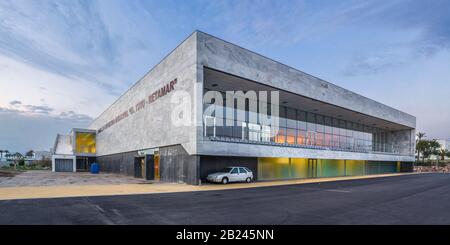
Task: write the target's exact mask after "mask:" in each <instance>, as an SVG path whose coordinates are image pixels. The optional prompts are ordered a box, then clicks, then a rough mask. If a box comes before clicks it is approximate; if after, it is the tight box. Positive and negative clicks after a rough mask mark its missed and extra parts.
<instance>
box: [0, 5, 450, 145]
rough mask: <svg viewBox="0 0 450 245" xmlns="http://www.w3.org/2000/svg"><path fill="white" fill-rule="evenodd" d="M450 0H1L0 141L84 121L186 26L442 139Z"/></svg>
mask: <svg viewBox="0 0 450 245" xmlns="http://www.w3.org/2000/svg"><path fill="white" fill-rule="evenodd" d="M449 26H450V1H448V0H441V1H440V0H431V1H422V0H417V1H412V0H398V1H395V0H388V1H382V0H365V1H353V0H348V1H345V0H343V1H330V0H327V1H321V0H314V1H312V0H311V1H287V0H286V1H275V0H273V1H263V0H260V1H250V0H238V1H232V0H216V1H210V0H209V1H182V0H178V1H169V0H165V1H150V0H145V1H138V0H123V1H120V0H103V1H101V0H99V1H95V0H87V1H77V0H55V1H49V0H40V1H33V0H2V1H0V149H8V150H9V151H11V152H15V151H18V152H25V151H27V150H30V149H33V150H48V149H49V148H50V147H52V146H53V143H54V140H55V137H56V134H57V133H62V134H64V133H68V132H69V131H70V129H71V128H73V127H86V126H87V125H89V122H90V121H91V120H92V119H93V118H95V117H96V116H98V115H99V114H100V113H101V112H102V111H104V110H105V109H106V108H107V107H108V106H109V105H110V104H111V103H112V102H114V101H115V99H116V98H117V97H119V96H120V95H121V94H122V93H123V92H125V91H126V90H127V89H128V88H129V87H130V86H132V85H133V84H134V83H135V82H136V81H137V80H139V79H140V78H141V77H142V76H143V75H144V74H145V73H146V72H147V71H149V70H150V69H151V68H152V67H153V66H154V65H156V64H157V63H158V62H159V61H160V60H161V59H162V58H163V57H164V56H165V55H167V54H168V53H169V52H170V51H171V50H172V49H174V48H175V47H176V46H177V45H178V44H179V43H180V42H182V41H183V40H184V39H185V38H186V37H187V36H189V35H190V34H191V33H192V32H193V31H195V30H201V31H204V32H206V33H209V34H211V35H214V36H217V37H219V38H222V39H224V40H227V41H229V42H232V43H235V44H237V45H240V46H242V47H244V48H247V49H250V50H252V51H255V52H257V53H260V54H262V55H264V56H267V57H270V58H272V59H274V60H277V61H279V62H281V63H284V64H286V65H289V66H292V67H294V68H297V69H299V70H302V71H304V72H306V73H309V74H312V75H314V76H317V77H320V78H322V79H324V80H327V81H329V82H331V83H334V84H336V85H339V86H341V87H344V88H346V89H349V90H351V91H354V92H357V93H359V94H361V95H363V96H366V97H369V98H371V99H374V100H376V101H379V102H381V103H383V104H386V105H389V106H392V107H394V108H396V109H399V110H402V111H405V112H407V113H409V114H412V115H414V116H416V118H417V130H418V131H421V132H425V133H426V134H427V136H428V138H450V28H449Z"/></svg>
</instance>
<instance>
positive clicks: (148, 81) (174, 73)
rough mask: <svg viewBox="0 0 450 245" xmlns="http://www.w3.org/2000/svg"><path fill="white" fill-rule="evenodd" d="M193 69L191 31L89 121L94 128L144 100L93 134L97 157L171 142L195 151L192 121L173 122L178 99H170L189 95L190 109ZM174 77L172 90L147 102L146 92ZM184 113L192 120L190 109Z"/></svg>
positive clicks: (193, 89) (193, 49)
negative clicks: (184, 124) (144, 102)
mask: <svg viewBox="0 0 450 245" xmlns="http://www.w3.org/2000/svg"><path fill="white" fill-rule="evenodd" d="M196 68H197V67H196V33H194V34H192V35H191V36H189V37H188V38H187V39H186V40H185V41H184V42H183V43H181V44H180V45H179V46H178V47H177V48H176V49H175V50H173V51H172V52H171V53H170V54H169V55H168V56H167V57H166V58H164V59H163V60H162V61H161V62H160V63H159V64H158V65H156V66H155V67H154V68H153V69H152V70H151V71H150V72H149V73H148V74H146V75H145V76H144V77H143V78H142V79H141V80H140V81H138V82H137V83H136V84H135V85H134V86H133V87H131V88H130V89H129V90H128V91H127V92H126V93H125V94H123V95H122V96H121V97H120V98H119V99H118V100H117V101H116V102H114V103H113V104H112V105H111V106H110V107H109V108H107V109H106V110H105V112H103V113H102V114H101V115H100V116H99V117H98V118H97V119H95V120H94V121H93V122H92V123H91V125H90V126H89V129H95V130H98V129H100V128H101V127H102V126H103V125H105V124H106V123H107V122H109V121H111V120H113V119H114V118H116V117H117V116H119V115H120V114H121V113H122V112H125V111H128V110H129V109H130V107H135V106H136V104H137V103H139V102H140V101H142V100H146V104H145V107H144V108H143V109H142V110H140V111H136V112H134V113H133V114H131V115H129V116H128V117H126V118H124V119H123V120H121V121H119V122H117V123H116V124H114V125H112V126H111V127H109V128H107V129H105V130H104V131H102V132H100V133H98V134H97V138H96V140H97V156H104V155H109V154H115V153H120V152H130V151H136V150H142V149H146V148H153V147H159V146H166V145H173V144H183V145H184V147H186V149H189V151H190V152H195V140H196V133H195V129H194V126H193V124H192V125H188V126H175V125H173V122H172V116H173V115H172V112H173V110H174V109H175V107H176V106H177V105H179V101H173V99H175V97H174V96H175V94H177V93H178V94H180V92H184V93H187V95H189V96H188V97H186V98H187V99H188V100H189V101H190V102H191V106H190V109H192V110H193V109H194V107H193V106H194V103H193V98H194V97H195V96H194V93H195V86H196V81H197V77H196ZM174 79H177V84H176V85H175V89H174V91H172V92H171V93H168V94H167V95H165V96H163V97H160V98H159V99H157V100H156V101H154V102H153V103H148V96H149V95H151V94H152V93H154V92H155V91H157V90H158V89H159V88H161V87H162V86H164V85H165V84H167V83H169V82H170V81H172V80H174ZM135 108H136V107H135ZM186 115H187V117H188V118H189V119H191V120H192V121H194V119H195V117H194V113H193V112H192V113H188V114H186ZM184 121H188V120H184Z"/></svg>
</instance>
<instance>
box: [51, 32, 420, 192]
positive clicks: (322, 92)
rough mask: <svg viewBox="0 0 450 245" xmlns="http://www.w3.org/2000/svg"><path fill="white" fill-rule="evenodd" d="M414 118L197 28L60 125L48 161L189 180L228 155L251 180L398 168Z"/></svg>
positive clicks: (406, 167) (402, 166)
mask: <svg viewBox="0 0 450 245" xmlns="http://www.w3.org/2000/svg"><path fill="white" fill-rule="evenodd" d="M227 91H228V92H227ZM229 91H234V92H233V96H232V97H227V96H229V95H230V94H229ZM264 92H265V93H266V95H267V96H264ZM250 95H256V96H257V97H256V99H257V100H258V101H257V102H255V103H252V100H254V99H255V97H254V96H250ZM275 97H277V98H278V99H277V100H275V99H274V98H275ZM222 100H223V101H222ZM230 100H231V101H232V103H228V104H227V102H229V101H230ZM242 101H243V102H242ZM219 102H220V103H219ZM239 103H241V104H239ZM254 105H257V106H256V107H255V106H254ZM225 115H227V116H225ZM230 115H231V116H232V117H231V118H230V117H229V116H230ZM266 115H269V116H268V117H267V116H266ZM263 116H266V117H267V118H271V119H272V120H273V119H274V118H276V121H277V122H278V123H277V125H276V127H274V126H273V125H272V126H271V125H267V124H265V123H263V122H262V121H261V118H263ZM254 118H256V120H253V119H254ZM415 125H416V119H415V117H413V116H411V115H409V114H407V113H404V112H401V111H399V110H396V109H393V108H391V107H388V106H386V105H384V104H381V103H378V102H376V101H373V100H371V99H368V98H366V97H363V96H361V95H358V94H356V93H353V92H351V91H348V90H346V89H343V88H341V87H339V86H336V85H334V84H331V83H329V82H326V81H324V80H321V79H319V78H316V77H314V76H311V75H309V74H306V73H304V72H302V71H299V70H296V69H294V68H292V67H289V66H286V65H283V64H281V63H278V62H276V61H274V60H271V59H269V58H266V57H264V56H261V55H259V54H256V53H254V52H252V51H249V50H246V49H244V48H241V47H239V46H236V45H234V44H231V43H229V42H226V41H223V40H221V39H218V38H216V37H213V36H211V35H208V34H206V33H203V32H199V31H196V32H194V33H193V34H192V35H190V36H189V37H188V38H187V39H186V40H184V41H183V42H182V43H181V44H180V45H179V46H178V47H177V48H176V49H174V50H173V51H172V52H171V53H170V54H169V55H168V56H166V57H165V58H164V59H163V60H162V61H161V62H160V63H159V64H158V65H156V66H155V67H154V68H153V69H152V70H151V71H150V72H149V73H147V74H146V75H145V76H144V77H143V78H142V79H141V80H139V81H138V82H137V83H136V84H135V85H134V86H132V87H131V88H130V89H129V90H128V91H126V92H125V93H124V94H123V95H122V96H120V97H119V98H118V99H117V100H116V101H115V102H114V103H113V104H112V105H111V106H110V107H109V108H107V109H106V110H105V111H104V112H103V113H102V114H101V115H100V116H99V117H97V118H96V119H95V120H94V121H93V122H92V123H91V124H90V126H89V127H88V129H84V130H81V129H74V130H73V131H72V133H71V135H69V136H58V139H57V140H56V143H55V147H54V149H55V155H54V156H53V162H54V170H55V171H56V169H58V168H59V169H70V167H64V168H62V167H61V166H62V165H63V163H62V162H65V163H64V164H68V162H69V161H70V160H67V159H71V161H72V165H70V166H72V171H76V169H83V168H87V167H88V166H89V164H90V163H92V162H93V161H96V162H98V163H99V164H100V169H101V171H105V172H115V173H122V174H126V175H131V176H135V177H141V178H146V179H154V180H161V181H171V182H183V183H188V184H199V183H200V181H201V180H204V179H205V177H206V175H207V174H208V173H210V172H213V171H217V170H219V169H221V168H223V167H226V166H236V165H239V166H245V167H248V168H250V169H252V171H253V172H254V176H256V177H257V179H258V180H273V179H289V178H315V177H329V176H345V175H364V174H378V173H388V172H389V173H390V172H406V171H412V162H413V161H414V148H415V140H414V135H415ZM274 128H276V130H274ZM60 144H61V146H60ZM60 149H61V150H60ZM64 159H66V160H64ZM58 162H60V163H58ZM56 165H61V166H56Z"/></svg>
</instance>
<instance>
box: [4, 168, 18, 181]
mask: <svg viewBox="0 0 450 245" xmlns="http://www.w3.org/2000/svg"><path fill="white" fill-rule="evenodd" d="M16 174H17V172H12V171H6V170H0V182H1V181H2V177H5V178H7V177H14V176H15V175H16Z"/></svg>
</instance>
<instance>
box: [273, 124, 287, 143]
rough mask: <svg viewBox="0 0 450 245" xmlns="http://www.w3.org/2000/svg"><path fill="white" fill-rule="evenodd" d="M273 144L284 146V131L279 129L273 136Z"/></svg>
mask: <svg viewBox="0 0 450 245" xmlns="http://www.w3.org/2000/svg"><path fill="white" fill-rule="evenodd" d="M275 143H279V144H284V143H286V129H285V128H280V129H279V130H278V133H277V134H276V135H275Z"/></svg>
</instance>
